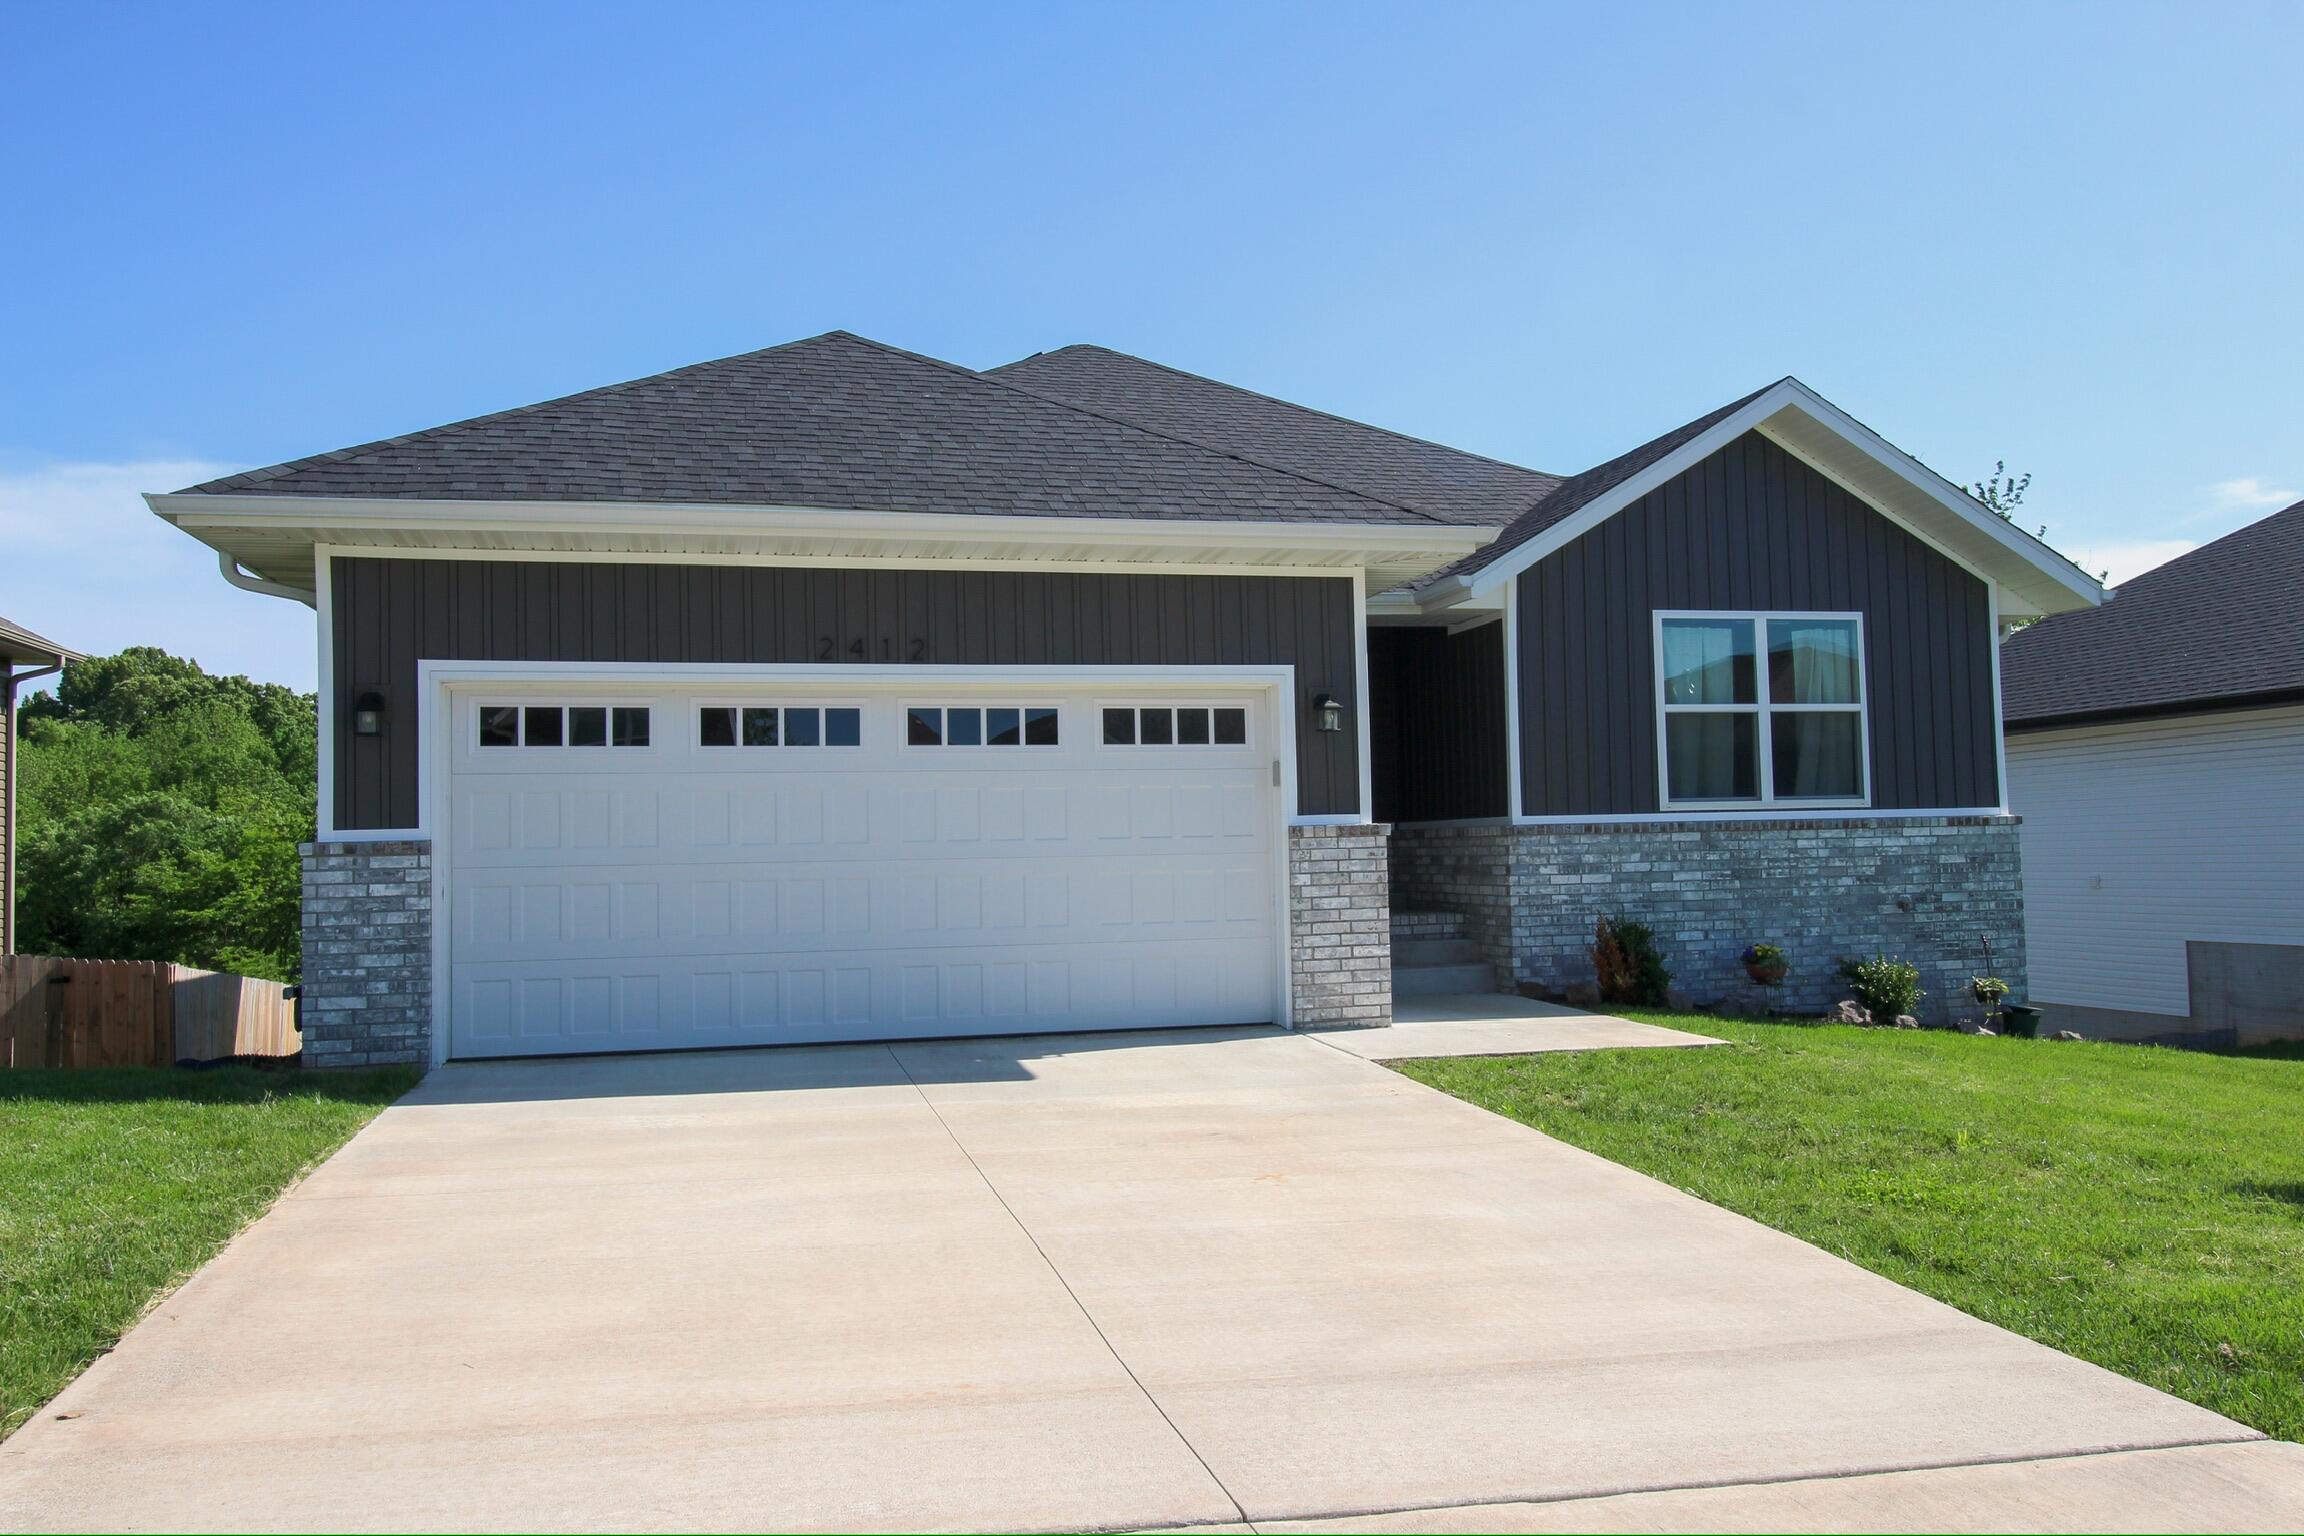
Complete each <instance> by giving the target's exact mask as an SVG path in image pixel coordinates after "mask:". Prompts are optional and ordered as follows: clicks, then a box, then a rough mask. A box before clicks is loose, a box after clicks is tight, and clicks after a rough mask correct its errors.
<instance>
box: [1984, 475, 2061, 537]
mask: <svg viewBox="0 0 2304 1536" xmlns="http://www.w3.org/2000/svg"><path fill="white" fill-rule="evenodd" d="M2031 488H2032V477H2031V475H2029V474H2023V475H2011V474H2010V473H2008V461H2007V460H2005V459H1996V460H1994V461H1993V464H1992V473H1991V474H1990V475H1988V476H1986V477H1985V478H1984V479H1982V480H1979V481H1977V482H1976V483H1975V484H1974V485H1972V486H1970V487H1968V493H1969V494H1970V495H1972V496H1974V497H1975V498H1976V499H1977V500H1978V501H1980V502H1982V503H1984V505H1986V506H1988V507H1990V508H1991V509H1992V510H1993V511H1995V512H1997V513H1999V514H2000V515H2001V516H2002V517H2004V518H2006V519H2008V521H2010V522H2014V521H2016V509H2017V508H2018V507H2020V506H2022V505H2023V504H2024V493H2025V492H2026V491H2028V490H2030V489H2031ZM2041 531H2042V532H2043V533H2045V532H2046V531H2047V530H2046V529H2042V530H2041Z"/></svg>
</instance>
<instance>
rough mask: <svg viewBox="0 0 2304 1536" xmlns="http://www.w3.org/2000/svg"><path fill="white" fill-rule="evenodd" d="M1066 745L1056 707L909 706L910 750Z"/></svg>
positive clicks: (906, 740)
mask: <svg viewBox="0 0 2304 1536" xmlns="http://www.w3.org/2000/svg"><path fill="white" fill-rule="evenodd" d="M1061 744H1062V724H1061V719H1060V712H1059V710H1058V708H1057V706H1056V705H1054V704H908V705H906V706H905V708H904V745H905V746H907V747H986V748H991V747H1054V746H1059V745H1061Z"/></svg>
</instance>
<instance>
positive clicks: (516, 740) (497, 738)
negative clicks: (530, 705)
mask: <svg viewBox="0 0 2304 1536" xmlns="http://www.w3.org/2000/svg"><path fill="white" fill-rule="evenodd" d="M480 745H482V746H484V747H516V746H518V745H520V711H519V709H518V708H517V707H516V706H513V705H491V706H490V707H488V708H486V709H483V710H481V711H480Z"/></svg>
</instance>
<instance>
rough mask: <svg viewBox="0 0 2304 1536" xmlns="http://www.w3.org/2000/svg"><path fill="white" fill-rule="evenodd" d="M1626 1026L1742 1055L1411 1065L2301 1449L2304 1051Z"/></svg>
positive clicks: (1797, 1028)
mask: <svg viewBox="0 0 2304 1536" xmlns="http://www.w3.org/2000/svg"><path fill="white" fill-rule="evenodd" d="M1630 1017H1634V1018H1639V1019H1644V1020H1646V1021H1648V1022H1651V1023H1656V1024H1664V1025H1669V1026H1672V1027H1675V1028H1681V1029H1689V1030H1694V1031H1696V1032H1698V1033H1701V1034H1707V1035H1712V1036H1715V1037H1719V1038H1723V1039H1726V1040H1728V1041H1729V1042H1730V1044H1728V1045H1726V1046H1714V1047H1708V1048H1705V1049H1701V1050H1647V1051H1590V1052H1574V1053H1568V1052H1562V1053H1555V1054H1549V1055H1538V1056H1510V1057H1488V1058H1458V1059H1453V1060H1433V1061H1414V1062H1404V1063H1400V1064H1399V1067H1400V1070H1401V1071H1403V1072H1404V1073H1406V1074H1407V1075H1408V1076H1410V1077H1413V1078H1415V1079H1416V1080H1417V1081H1419V1082H1422V1083H1427V1084H1430V1085H1431V1086H1432V1087H1435V1088H1438V1089H1441V1090H1442V1091H1444V1092H1447V1093H1451V1094H1454V1095H1455V1096H1456V1097H1458V1098H1461V1099H1465V1100H1468V1101H1470V1102H1471V1103H1474V1104H1478V1105H1480V1106H1482V1107H1483V1108H1486V1109H1490V1110H1493V1111H1495V1112H1496V1113H1498V1114H1501V1115H1508V1116H1510V1117H1511V1118H1513V1119H1515V1120H1520V1121H1524V1122H1525V1123H1527V1124H1529V1125H1532V1126H1535V1127H1537V1128H1538V1129H1540V1130H1542V1131H1544V1132H1546V1133H1547V1134H1549V1135H1552V1136H1556V1137H1558V1138H1560V1139H1561V1140H1562V1141H1567V1142H1571V1143H1573V1144H1575V1145H1576V1146H1579V1147H1583V1148H1585V1149H1587V1150H1588V1151H1592V1152H1596V1153H1598V1154H1599V1155H1600V1156H1602V1157H1605V1158H1609V1159H1611V1160H1612V1161H1615V1162H1618V1163H1622V1164H1625V1165H1626V1166H1628V1167H1632V1168H1636V1169H1638V1170H1640V1171H1641V1172H1643V1173H1647V1174H1650V1175H1653V1176H1654V1177H1656V1178H1659V1179H1662V1180H1664V1181H1665V1182H1667V1183H1670V1184H1673V1185H1675V1186H1677V1187H1678V1188H1681V1189H1684V1190H1686V1191H1688V1192H1689V1193H1690V1194H1692V1195H1696V1196H1698V1197H1700V1198H1702V1199H1705V1200H1709V1201H1711V1202H1712V1203H1714V1204H1715V1205H1721V1206H1725V1207H1727V1208H1728V1209H1730V1210H1732V1211H1739V1212H1741V1213H1743V1214H1744V1215H1746V1216H1750V1217H1752V1218H1754V1219H1755V1220H1758V1221H1762V1222H1766V1223H1767V1224H1768V1225H1769V1226H1772V1227H1776V1228H1779V1229H1781V1230H1782V1231H1785V1232H1789V1233H1791V1234H1793V1235H1794V1236H1796V1237H1800V1238H1804V1239H1806V1240H1807V1241H1809V1242H1811V1243H1814V1244H1816V1245H1817V1246H1818V1247H1821V1248H1826V1249H1829V1250H1830V1251H1832V1252H1833V1253H1837V1254H1840V1255H1841V1256H1843V1257H1845V1258H1847V1259H1849V1260H1852V1261H1853V1262H1855V1263H1857V1264H1861V1265H1863V1266H1864V1267H1865V1268H1866V1269H1870V1270H1873V1271H1876V1272H1877V1273H1879V1274H1882V1275H1886V1276H1887V1277H1888V1278H1890V1279H1892V1280H1895V1281H1898V1282H1900V1283H1902V1284H1904V1285H1908V1286H1911V1287H1912V1288H1913V1289H1915V1290H1919V1291H1925V1292H1926V1293H1927V1294H1929V1295H1931V1296H1934V1297H1937V1298H1939V1299H1941V1300H1943V1301H1947V1302H1950V1303H1951V1304H1952V1305H1954V1306H1956V1307H1959V1308H1961V1309H1962V1310H1964V1311H1967V1312H1970V1313H1973V1314H1974V1315H1976V1316H1977V1317H1981V1318H1984V1319H1986V1320H1988V1321H1990V1322H1994V1323H1998V1324H1999V1325H2001V1326H2002V1327H2004V1328H2008V1329H2011V1330H2013V1331H2015V1332H2017V1333H2021V1334H2025V1335H2027V1336H2029V1337H2031V1338H2034V1339H2038V1340H2039V1341H2040V1342H2042V1343H2044V1344H2049V1345H2053V1346H2054V1347H2056V1348H2057V1349H2061V1350H2064V1351H2066V1352H2068V1353H2070V1354H2074V1355H2078V1356H2079V1357H2080V1358H2082V1359H2084V1360H2092V1361H2094V1362H2096V1363H2097V1364H2099V1365H2102V1366H2106V1367H2108V1368H2110V1369H2112V1370H2115V1371H2118V1372H2120V1373H2122V1374H2123V1375H2126V1376H2130V1377H2133V1378H2134V1379H2136V1380H2137V1381H2141V1382H2145V1383H2147V1384H2148V1385H2151V1386H2154V1387H2158V1388H2160V1389H2161V1390H2163V1391H2166V1392H2171V1393H2174V1394H2175V1395H2176V1396H2178V1397H2183V1398H2188V1399H2190V1400H2191V1401H2193V1402H2195V1403H2198V1404H2200V1405H2201V1406H2203V1407H2206V1408H2211V1409H2214V1410H2215V1411H2216V1412H2218V1413H2222V1414H2225V1415H2227V1416H2229V1417H2231V1418H2235V1419H2238V1420H2240V1421H2241V1422H2242V1423H2245V1424H2250V1425H2253V1426H2255V1427H2256V1428H2258V1429H2260V1430H2263V1431H2264V1432H2265V1433H2267V1434H2270V1435H2275V1436H2279V1437H2282V1438H2286V1439H2300V1438H2304V1302H2300V1301H2299V1298H2304V1051H2300V1050H2298V1049H2295V1048H2288V1049H2285V1050H2275V1051H2266V1052H2261V1053H2256V1054H2254V1055H2250V1056H2209V1055H2200V1054H2194V1053H2191V1052H2185V1051H2174V1050H2160V1049H2153V1048H2150V1047H2142V1046H2125V1045H2094V1044H2073V1043H2070V1042H2056V1041H2046V1040H2042V1041H2032V1040H2015V1039H1999V1038H1973V1037H1970V1036H1966V1035H1957V1034H1950V1033H1939V1032H1935V1031H1906V1030H1876V1029H1853V1028H1845V1027H1839V1026H1826V1025H1807V1024H1764V1023H1752V1022H1744V1021H1736V1020H1726V1019H1716V1018H1712V1017H1709V1016H1701V1015H1686V1014H1665V1013H1635V1014H1632V1015H1630Z"/></svg>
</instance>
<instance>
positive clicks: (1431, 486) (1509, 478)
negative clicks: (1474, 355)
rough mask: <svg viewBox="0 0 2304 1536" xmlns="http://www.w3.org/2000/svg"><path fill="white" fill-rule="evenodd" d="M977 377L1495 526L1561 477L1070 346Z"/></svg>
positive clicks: (1456, 519)
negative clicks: (1002, 382)
mask: <svg viewBox="0 0 2304 1536" xmlns="http://www.w3.org/2000/svg"><path fill="white" fill-rule="evenodd" d="M985 371H986V373H987V375H988V376H990V377H992V378H996V379H1004V380H1006V381H1008V382H1009V383H1012V384H1016V385H1020V386H1021V387H1023V388H1025V389H1029V390H1031V391H1033V392H1034V393H1036V394H1042V395H1046V396H1049V397H1050V398H1052V399H1058V400H1068V401H1071V402H1073V403H1074V404H1077V405H1084V406H1088V407H1090V408H1092V409H1095V410H1098V411H1102V412H1104V413H1106V414H1108V415H1112V416H1117V417H1119V418H1121V419H1122V420H1124V421H1132V422H1135V423H1137V424H1138V425H1140V426H1145V427H1151V428H1154V429H1155V430H1158V431H1162V432H1168V433H1172V434H1174V435H1175V436H1177V437H1181V438H1186V439H1188V440H1190V441H1192V442H1196V443H1203V444H1205V445H1207V446H1208V447H1211V448H1218V449H1222V450H1224V451H1226V452H1228V453H1236V454H1239V455H1241V456H1242V457H1244V458H1248V459H1252V460H1254V461H1256V462H1258V463H1261V464H1270V465H1272V466H1274V467H1276V468H1280V469H1285V470H1290V471H1293V472H1295V473H1298V474H1306V475H1311V476H1313V477H1315V478H1317V479H1322V480H1329V481H1334V482H1336V483H1338V484H1342V485H1347V486H1350V487H1352V488H1353V489H1354V490H1358V491H1363V492H1366V493H1367V494H1369V495H1372V496H1380V497H1382V498H1384V499H1386V500H1388V501H1393V502H1397V503H1399V504H1401V505H1403V506H1410V507H1414V508H1416V509H1417V510H1419V511H1422V512H1427V513H1430V514H1431V515H1433V516H1434V517H1437V518H1440V519H1442V520H1444V521H1447V522H1451V523H1467V524H1472V525H1474V526H1480V527H1498V526H1501V525H1503V524H1505V523H1508V522H1510V521H1512V519H1513V518H1515V517H1517V516H1518V515H1519V514H1520V513H1521V512H1523V511H1525V510H1526V509H1527V508H1528V506H1529V505H1530V504H1531V503H1533V502H1535V501H1536V500H1537V499H1538V498H1540V497H1542V496H1544V495H1545V494H1547V493H1548V492H1550V491H1551V490H1552V489H1553V488H1554V487H1556V486H1558V485H1559V484H1560V477H1559V476H1558V475H1548V474H1545V473H1543V472H1542V471H1541V470H1534V469H1527V468H1524V467H1522V466H1521V465H1518V464H1507V463H1505V462H1504V461H1502V460H1501V459H1491V458H1485V457H1483V456H1482V455H1480V454H1476V453H1466V452H1464V451H1463V450H1461V449H1457V448H1449V447H1446V446H1444V445H1442V444H1440V443H1434V442H1428V441H1426V440H1425V439H1423V438H1420V437H1408V436H1405V435H1403V434H1401V433H1398V432H1392V431H1387V430H1386V429H1385V428H1382V427H1373V426H1370V425H1368V424H1367V423H1365V422H1359V421H1353V420H1351V419H1350V418H1348V417H1343V416H1333V415H1330V414H1329V413H1328V412H1326V411H1316V410H1313V409H1311V408H1310V407H1308V406H1302V405H1294V404H1291V403H1290V402H1288V401H1286V400H1276V399H1274V398H1273V397H1272V396H1270V395H1260V394H1257V393H1256V392H1255V391H1253V390H1246V389H1241V388H1238V387H1237V386H1234V385H1231V384H1223V383H1219V382H1218V381H1216V380H1214V379H1208V378H1202V377H1201V376H1200V375H1199V374H1196V373H1185V372H1183V371H1182V370H1180V369H1175V368H1170V367H1168V366H1166V365H1165V364H1162V363H1155V362H1150V361H1147V360H1146V359H1144V358H1141V357H1131V356H1130V355H1129V354H1127V353H1125V352H1114V351H1112V350H1111V349H1110V348H1107V347H1097V346H1086V345H1081V346H1070V347H1062V348H1059V349H1057V350H1056V351H1053V352H1036V353H1034V354H1033V355H1032V356H1030V357H1027V358H1022V359H1019V360H1018V361H1016V362H1013V363H1005V364H1002V365H1001V366H1000V367H998V368H991V369H987V370H985Z"/></svg>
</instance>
